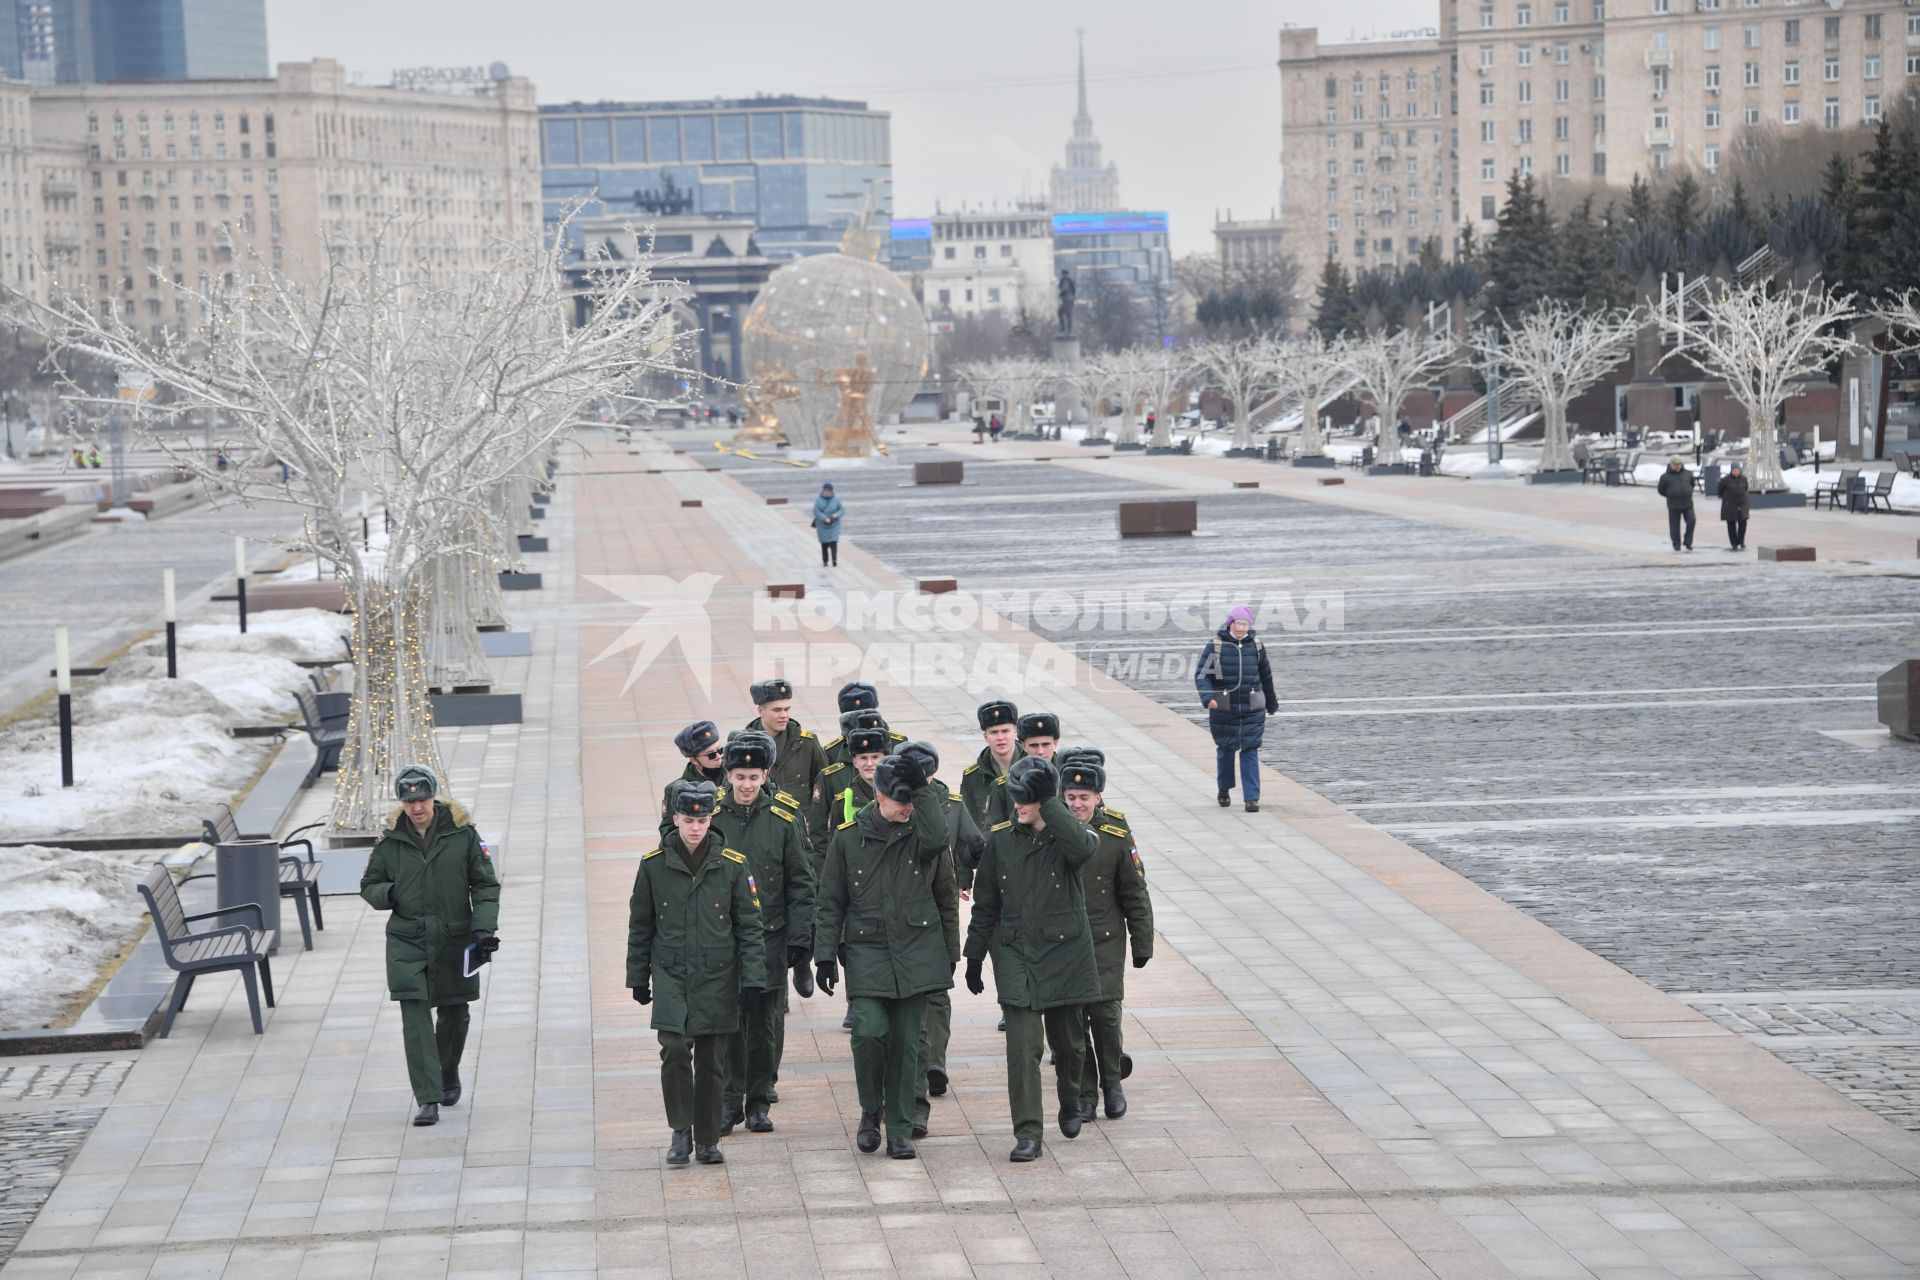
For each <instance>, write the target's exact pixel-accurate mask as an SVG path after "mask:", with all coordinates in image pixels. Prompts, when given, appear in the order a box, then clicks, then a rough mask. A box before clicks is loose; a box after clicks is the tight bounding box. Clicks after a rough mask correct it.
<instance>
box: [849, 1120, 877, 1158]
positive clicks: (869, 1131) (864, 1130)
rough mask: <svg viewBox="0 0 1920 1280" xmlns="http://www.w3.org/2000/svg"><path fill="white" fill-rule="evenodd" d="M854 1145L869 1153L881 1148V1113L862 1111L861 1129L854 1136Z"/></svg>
mask: <svg viewBox="0 0 1920 1280" xmlns="http://www.w3.org/2000/svg"><path fill="white" fill-rule="evenodd" d="M853 1145H854V1146H856V1147H859V1148H860V1150H861V1151H863V1152H865V1153H866V1154H867V1155H872V1154H873V1153H874V1152H876V1151H878V1150H879V1149H880V1113H879V1112H878V1111H862V1112H861V1113H860V1131H859V1133H857V1134H856V1135H855V1136H854V1140H853Z"/></svg>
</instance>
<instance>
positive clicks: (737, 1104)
mask: <svg viewBox="0 0 1920 1280" xmlns="http://www.w3.org/2000/svg"><path fill="white" fill-rule="evenodd" d="M746 1118H747V1109H746V1107H745V1106H744V1105H742V1103H741V1101H740V1099H738V1098H729V1099H728V1100H727V1105H726V1106H724V1107H722V1108H720V1136H721V1137H723V1138H724V1137H726V1136H727V1135H728V1134H730V1133H732V1132H733V1127H734V1126H735V1125H737V1124H739V1123H740V1122H741V1121H742V1120H745V1119H746Z"/></svg>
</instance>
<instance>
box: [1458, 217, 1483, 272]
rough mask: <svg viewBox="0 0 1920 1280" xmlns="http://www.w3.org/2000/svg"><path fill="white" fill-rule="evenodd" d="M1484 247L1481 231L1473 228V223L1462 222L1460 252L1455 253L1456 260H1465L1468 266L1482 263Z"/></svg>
mask: <svg viewBox="0 0 1920 1280" xmlns="http://www.w3.org/2000/svg"><path fill="white" fill-rule="evenodd" d="M1481 256H1482V247H1481V244H1480V233H1479V232H1477V231H1475V230H1474V229H1473V223H1471V222H1463V223H1461V224H1460V252H1459V253H1457V254H1455V255H1454V259H1453V260H1454V261H1455V262H1464V263H1466V264H1467V265H1468V266H1476V267H1477V266H1479V265H1481V263H1480V259H1481Z"/></svg>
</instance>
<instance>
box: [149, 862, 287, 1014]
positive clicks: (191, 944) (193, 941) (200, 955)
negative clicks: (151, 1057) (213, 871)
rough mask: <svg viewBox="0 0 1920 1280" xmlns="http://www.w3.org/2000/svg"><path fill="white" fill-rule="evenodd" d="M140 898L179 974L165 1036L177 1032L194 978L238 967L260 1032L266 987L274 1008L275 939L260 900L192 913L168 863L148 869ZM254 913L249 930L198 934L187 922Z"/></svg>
mask: <svg viewBox="0 0 1920 1280" xmlns="http://www.w3.org/2000/svg"><path fill="white" fill-rule="evenodd" d="M140 896H141V897H142V898H144V899H145V900H146V904H147V914H148V915H150V916H152V917H153V931H154V933H155V935H157V936H158V937H159V939H160V954H161V955H162V956H163V957H165V958H166V962H167V967H168V968H170V969H172V970H173V971H174V972H175V973H177V974H179V975H180V976H179V977H177V978H175V979H174V980H173V1001H172V1003H170V1004H169V1005H168V1006H167V1016H166V1018H165V1019H164V1020H163V1021H162V1022H161V1023H160V1038H161V1039H162V1040H164V1039H166V1038H167V1033H168V1032H170V1031H172V1030H173V1019H174V1015H176V1014H178V1013H179V1012H180V1010H182V1009H184V1008H185V1007H186V1004H187V995H188V993H189V992H191V991H192V990H193V980H194V979H195V978H197V977H199V976H200V975H201V974H203V973H220V972H223V971H226V970H230V969H238V970H239V971H240V977H241V979H242V980H243V981H244V982H245V983H246V986H247V1008H248V1010H249V1011H250V1012H251V1013H252V1014H253V1034H255V1035H260V1034H262V1033H263V1032H264V1031H265V1028H264V1027H262V1026H261V1024H260V996H261V993H262V991H264V992H265V994H266V998H267V1008H269V1009H271V1008H273V969H272V968H271V967H270V964H269V961H268V959H267V947H268V945H269V944H270V943H271V942H272V937H271V935H269V934H268V932H267V929H266V915H265V913H263V912H262V911H261V909H260V904H259V903H256V902H243V903H240V904H239V905H238V906H232V907H221V908H220V909H218V910H217V911H202V912H200V913H199V914H198V915H191V916H190V915H188V914H187V913H186V909H185V908H184V907H182V906H181V905H180V891H179V890H178V889H177V888H176V887H175V886H174V883H173V873H172V872H170V871H168V870H167V868H166V864H165V863H159V862H156V863H154V864H153V869H152V870H151V871H149V872H147V878H146V880H145V881H143V882H142V883H141V885H140ZM249 912H251V913H252V915H253V920H254V925H253V927H252V928H248V927H247V926H246V925H243V924H233V925H226V926H224V927H222V928H218V929H209V930H207V931H205V932H202V933H195V932H193V931H191V930H190V929H188V928H187V926H188V925H191V924H193V923H195V922H196V921H200V920H213V919H217V918H219V917H221V916H237V915H246V914H247V913H249ZM256 967H257V968H258V969H259V971H260V979H259V983H258V984H257V985H256V984H255V982H254V969H255V968H256Z"/></svg>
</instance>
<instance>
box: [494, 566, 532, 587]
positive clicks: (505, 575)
mask: <svg viewBox="0 0 1920 1280" xmlns="http://www.w3.org/2000/svg"><path fill="white" fill-rule="evenodd" d="M500 589H501V590H502V591H538V590H539V589H540V575H539V574H537V573H515V572H514V571H513V570H511V569H503V570H501V571H500Z"/></svg>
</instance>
